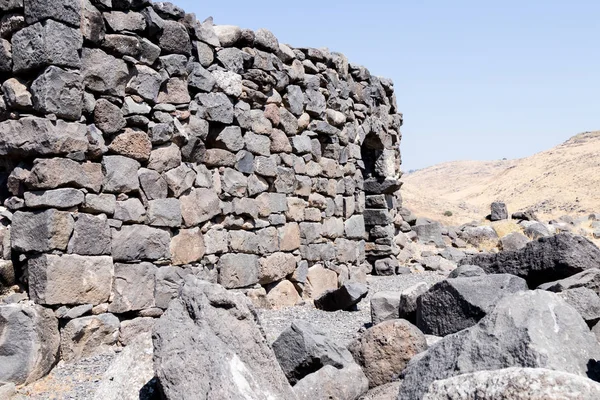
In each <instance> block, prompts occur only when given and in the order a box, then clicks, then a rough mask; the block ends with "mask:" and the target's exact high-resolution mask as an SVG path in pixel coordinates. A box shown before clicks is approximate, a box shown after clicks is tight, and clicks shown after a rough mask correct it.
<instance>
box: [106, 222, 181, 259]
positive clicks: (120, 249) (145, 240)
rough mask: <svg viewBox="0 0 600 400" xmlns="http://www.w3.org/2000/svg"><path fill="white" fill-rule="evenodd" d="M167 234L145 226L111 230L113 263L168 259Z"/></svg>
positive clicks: (168, 239) (168, 237) (168, 238)
mask: <svg viewBox="0 0 600 400" xmlns="http://www.w3.org/2000/svg"><path fill="white" fill-rule="evenodd" d="M170 242H171V237H170V236H169V233H168V232H166V231H164V230H161V229H158V228H151V227H149V226H145V225H127V226H123V227H122V228H121V229H119V230H113V234H112V255H113V257H114V259H115V261H126V262H127V261H136V260H159V259H161V258H168V257H169V254H170V253H169V245H170Z"/></svg>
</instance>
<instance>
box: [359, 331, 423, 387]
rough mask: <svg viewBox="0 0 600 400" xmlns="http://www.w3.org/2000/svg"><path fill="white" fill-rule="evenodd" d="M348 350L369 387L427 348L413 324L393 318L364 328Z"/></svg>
mask: <svg viewBox="0 0 600 400" xmlns="http://www.w3.org/2000/svg"><path fill="white" fill-rule="evenodd" d="M348 350H350V352H351V353H352V355H353V356H354V359H355V360H356V362H357V363H358V364H359V365H360V366H361V367H362V369H363V371H364V372H365V375H366V376H367V378H368V379H369V387H375V386H381V385H384V384H386V383H389V382H392V381H394V380H396V379H398V376H399V375H400V372H402V371H403V370H404V368H405V367H406V365H407V364H408V362H409V361H410V360H411V359H412V358H413V357H414V356H416V355H417V354H419V353H421V352H422V351H425V350H427V342H426V340H425V335H423V333H422V332H421V331H420V330H419V329H418V328H417V327H416V326H414V325H412V324H411V323H410V322H408V321H406V320H403V319H396V320H390V321H385V322H382V323H380V324H378V325H376V326H374V327H371V328H369V329H367V331H366V332H365V333H363V334H362V336H361V337H360V338H359V339H358V340H356V341H355V342H353V343H352V344H351V345H350V346H349V347H348Z"/></svg>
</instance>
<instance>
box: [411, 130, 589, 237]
mask: <svg viewBox="0 0 600 400" xmlns="http://www.w3.org/2000/svg"><path fill="white" fill-rule="evenodd" d="M403 180H404V186H403V187H402V190H403V191H402V197H403V199H404V206H405V207H407V208H409V209H411V210H412V211H413V212H414V213H415V214H416V215H418V216H423V217H429V218H433V219H440V220H441V221H443V222H444V224H452V225H460V224H463V223H467V222H470V221H473V220H475V221H482V220H483V218H484V217H485V216H486V215H488V214H489V212H490V208H489V207H490V204H491V203H492V202H493V201H495V200H501V201H504V202H506V204H507V206H508V209H509V212H510V213H512V212H515V211H523V210H526V209H530V208H531V209H533V210H534V211H535V212H536V214H537V215H538V216H539V217H540V218H541V219H544V220H550V219H552V218H557V217H559V216H561V215H571V216H576V215H584V214H589V213H591V212H600V132H587V133H583V134H580V135H577V136H575V137H573V138H571V139H569V140H567V141H566V142H565V143H563V144H561V145H559V146H557V147H554V148H552V149H550V150H547V151H543V152H541V153H538V154H535V155H532V156H530V157H527V158H523V159H518V160H501V161H456V162H449V163H444V164H439V165H435V166H433V167H429V168H425V169H422V170H419V171H416V172H414V173H412V174H408V175H406V176H405V177H404V178H403ZM446 210H450V211H452V214H453V215H452V216H451V217H443V216H442V213H443V212H444V211H446ZM440 216H442V217H441V218H440Z"/></svg>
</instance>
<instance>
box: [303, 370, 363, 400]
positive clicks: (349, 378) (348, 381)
mask: <svg viewBox="0 0 600 400" xmlns="http://www.w3.org/2000/svg"><path fill="white" fill-rule="evenodd" d="M368 388H369V381H368V380H367V378H366V377H365V374H364V372H363V371H362V369H361V368H360V366H358V365H357V364H351V365H349V366H347V367H345V368H342V369H341V370H340V369H337V368H335V367H333V366H331V365H326V366H324V367H323V368H321V369H320V370H318V371H317V372H314V373H312V374H310V375H307V376H306V377H305V378H304V379H302V380H301V381H300V382H298V383H297V384H296V386H294V393H295V394H296V396H298V399H299V400H330V399H336V400H357V399H359V398H361V396H362V395H363V394H365V393H366V392H367V390H368Z"/></svg>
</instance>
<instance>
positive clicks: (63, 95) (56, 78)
mask: <svg viewBox="0 0 600 400" xmlns="http://www.w3.org/2000/svg"><path fill="white" fill-rule="evenodd" d="M31 93H32V95H33V105H34V108H35V109H36V110H37V111H38V112H40V113H42V114H55V115H56V116H57V117H59V118H64V119H67V120H73V121H74V120H78V119H79V118H80V117H81V112H82V106H83V102H82V96H83V81H82V78H81V75H80V74H79V73H76V72H70V71H65V70H64V69H62V68H58V67H53V66H51V67H48V68H47V69H46V70H45V71H44V73H43V74H42V75H40V76H39V77H38V78H37V79H36V80H35V81H34V82H33V84H32V85H31Z"/></svg>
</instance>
